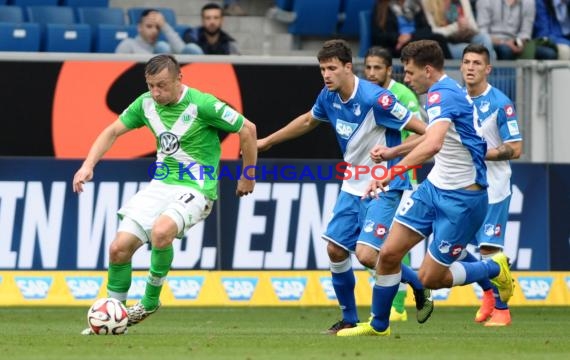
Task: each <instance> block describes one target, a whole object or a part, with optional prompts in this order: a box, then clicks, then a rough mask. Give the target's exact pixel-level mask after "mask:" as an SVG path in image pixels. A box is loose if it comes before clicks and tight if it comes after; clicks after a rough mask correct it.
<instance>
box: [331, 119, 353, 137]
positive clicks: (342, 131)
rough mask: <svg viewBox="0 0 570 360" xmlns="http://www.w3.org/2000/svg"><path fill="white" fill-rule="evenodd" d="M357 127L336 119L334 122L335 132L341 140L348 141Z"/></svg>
mask: <svg viewBox="0 0 570 360" xmlns="http://www.w3.org/2000/svg"><path fill="white" fill-rule="evenodd" d="M357 126H358V125H357V124H353V123H350V122H348V121H343V120H340V119H338V120H337V121H336V127H335V128H336V132H337V133H338V135H339V136H340V137H341V138H343V139H348V138H349V137H350V136H351V135H352V133H353V132H354V130H355V129H356V127H357Z"/></svg>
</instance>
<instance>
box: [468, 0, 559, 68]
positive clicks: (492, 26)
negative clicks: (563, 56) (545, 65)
mask: <svg viewBox="0 0 570 360" xmlns="http://www.w3.org/2000/svg"><path fill="white" fill-rule="evenodd" d="M535 10H536V8H535V0H499V1H497V0H479V1H477V24H478V25H479V29H480V30H481V32H483V33H486V34H489V35H490V36H491V41H492V42H493V47H494V48H495V51H496V52H497V59H499V60H515V59H517V58H531V59H534V58H535V59H540V60H546V59H556V58H557V56H558V55H557V53H556V50H555V49H553V48H551V47H548V46H544V45H541V44H540V43H536V42H531V39H532V26H533V23H534V17H535ZM525 49H526V51H525ZM529 52H531V53H529Z"/></svg>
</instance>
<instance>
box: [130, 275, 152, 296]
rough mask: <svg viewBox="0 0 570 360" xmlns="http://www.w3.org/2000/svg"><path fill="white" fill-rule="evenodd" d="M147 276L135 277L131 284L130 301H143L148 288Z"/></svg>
mask: <svg viewBox="0 0 570 360" xmlns="http://www.w3.org/2000/svg"><path fill="white" fill-rule="evenodd" d="M146 279H147V277H146V276H135V277H133V281H132V282H131V287H130V289H129V296H128V299H136V300H140V299H142V297H143V295H144V289H145V288H146Z"/></svg>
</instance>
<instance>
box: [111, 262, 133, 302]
mask: <svg viewBox="0 0 570 360" xmlns="http://www.w3.org/2000/svg"><path fill="white" fill-rule="evenodd" d="M132 271H133V269H132V266H131V263H130V262H128V263H126V264H109V270H107V294H108V296H109V297H112V298H115V299H117V300H119V301H121V302H122V303H123V304H125V303H126V302H127V295H128V292H129V288H130V287H131V280H132Z"/></svg>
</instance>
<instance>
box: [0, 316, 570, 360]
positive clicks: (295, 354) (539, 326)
mask: <svg viewBox="0 0 570 360" xmlns="http://www.w3.org/2000/svg"><path fill="white" fill-rule="evenodd" d="M366 312H367V309H364V308H362V309H361V314H362V315H361V316H362V318H363V319H364V318H366V317H367V316H366ZM408 312H409V315H411V318H410V319H409V320H408V322H405V323H394V324H392V335H391V336H390V337H388V338H371V337H365V338H337V337H334V336H329V335H322V334H321V333H320V332H321V331H322V330H324V329H326V328H327V327H328V326H329V325H331V324H332V323H333V322H335V321H336V320H337V318H338V316H339V311H338V310H337V309H335V308H319V307H317V308H314V307H307V308H297V307H291V308H254V307H245V308H234V307H226V308H172V307H165V308H162V309H161V310H160V311H159V312H158V313H157V314H156V315H153V316H152V317H151V318H150V319H149V320H146V321H145V322H144V323H141V324H139V325H137V326H135V327H133V328H131V329H130V331H129V334H128V335H124V336H81V335H79V332H80V331H81V330H82V329H83V328H84V327H85V324H86V320H85V319H84V317H85V313H86V309H83V308H0V358H1V359H3V360H12V359H81V360H83V359H121V360H128V359H137V360H143V359H163V360H174V359H200V360H202V359H232V360H235V359H243V360H256V359H272V360H279V359H295V360H305V359H325V360H330V359H345V360H348V359H363V360H364V359H379V358H383V359H422V360H427V359H437V360H441V359H457V358H460V359H461V360H467V359H478V360H480V359H482V358H489V359H505V360H507V359H512V358H516V359H517V360H519V359H537V358H541V359H568V358H570V335H569V332H570V307H516V308H513V309H512V311H511V312H512V315H513V324H512V326H510V327H506V328H485V327H483V326H482V325H479V324H475V323H474V322H473V320H472V318H473V315H474V312H475V308H469V307H460V308H450V307H439V308H438V307H436V310H435V312H434V314H433V316H432V318H431V319H430V320H429V321H428V322H427V323H426V324H423V325H419V324H417V323H416V322H415V318H414V317H415V310H413V309H408ZM483 356H484V357H483ZM499 356H503V357H502V358H501V357H499Z"/></svg>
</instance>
